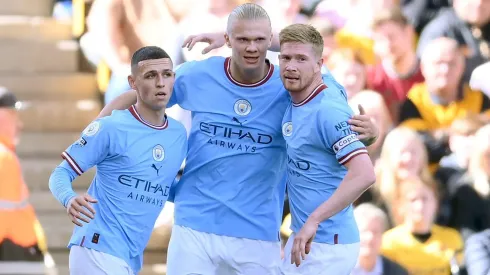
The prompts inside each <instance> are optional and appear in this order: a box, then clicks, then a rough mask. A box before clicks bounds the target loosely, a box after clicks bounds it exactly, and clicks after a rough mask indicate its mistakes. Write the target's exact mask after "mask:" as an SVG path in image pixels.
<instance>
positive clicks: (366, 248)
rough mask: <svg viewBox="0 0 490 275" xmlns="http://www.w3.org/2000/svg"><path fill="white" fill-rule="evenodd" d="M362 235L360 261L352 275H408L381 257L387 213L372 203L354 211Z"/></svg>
mask: <svg viewBox="0 0 490 275" xmlns="http://www.w3.org/2000/svg"><path fill="white" fill-rule="evenodd" d="M354 216H355V217H356V222H357V226H358V227H359V233H360V239H361V242H360V249H359V260H358V262H357V265H356V267H355V268H354V270H353V271H352V273H351V274H350V275H364V274H389V275H408V272H407V271H406V270H405V269H404V268H403V267H401V266H400V265H399V264H397V263H395V262H392V261H391V260H389V259H387V258H386V257H384V256H381V253H380V252H381V240H382V237H383V233H384V232H385V231H386V229H387V228H388V217H387V216H386V214H385V212H383V210H381V209H380V208H378V207H377V206H375V205H373V204H370V203H363V204H361V205H359V206H357V207H356V208H355V209H354Z"/></svg>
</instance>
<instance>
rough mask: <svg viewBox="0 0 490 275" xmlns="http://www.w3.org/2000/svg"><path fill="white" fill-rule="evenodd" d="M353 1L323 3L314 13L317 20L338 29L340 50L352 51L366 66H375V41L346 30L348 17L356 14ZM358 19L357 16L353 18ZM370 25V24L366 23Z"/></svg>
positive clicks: (336, 36) (326, 0) (336, 37)
mask: <svg viewBox="0 0 490 275" xmlns="http://www.w3.org/2000/svg"><path fill="white" fill-rule="evenodd" d="M351 2H353V0H345V1H330V0H325V1H322V2H321V3H320V4H319V5H318V6H317V8H316V11H315V13H314V18H315V20H326V21H329V22H332V24H333V26H334V27H335V28H336V30H337V31H336V32H335V42H336V44H337V45H338V47H339V48H340V49H351V50H353V51H355V52H357V54H358V55H359V57H360V59H361V60H362V62H363V63H364V64H370V65H371V64H375V63H376V62H377V58H376V56H375V54H374V51H373V41H372V39H371V37H370V36H365V35H360V34H357V33H356V32H354V31H352V30H350V29H346V28H344V25H345V23H346V22H347V21H346V20H347V15H348V14H351V16H353V15H352V14H354V10H356V9H354V8H355V6H353V4H352V3H351ZM353 17H354V18H356V16H353ZM366 24H369V23H366Z"/></svg>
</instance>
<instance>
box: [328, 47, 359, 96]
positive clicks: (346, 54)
mask: <svg viewBox="0 0 490 275" xmlns="http://www.w3.org/2000/svg"><path fill="white" fill-rule="evenodd" d="M324 61H325V60H324ZM327 68H328V69H330V72H331V73H332V75H333V76H334V77H335V79H336V80H337V81H338V82H339V83H342V85H343V86H344V88H345V91H346V93H347V97H348V98H351V97H353V96H354V95H355V94H357V93H359V92H360V91H362V90H364V88H365V87H366V66H365V64H364V63H363V61H362V60H361V58H360V56H359V55H358V54H357V53H356V52H354V51H353V50H350V49H338V50H336V51H334V52H333V53H332V54H331V55H330V57H329V59H328V60H327Z"/></svg>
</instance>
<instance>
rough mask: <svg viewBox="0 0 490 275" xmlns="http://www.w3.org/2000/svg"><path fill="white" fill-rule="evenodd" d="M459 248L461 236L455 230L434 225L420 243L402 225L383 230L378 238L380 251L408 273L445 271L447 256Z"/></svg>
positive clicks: (445, 274)
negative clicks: (428, 234) (430, 233)
mask: <svg viewBox="0 0 490 275" xmlns="http://www.w3.org/2000/svg"><path fill="white" fill-rule="evenodd" d="M462 249H463V239H462V238H461V235H460V234H459V233H458V232H457V231H456V230H454V229H452V228H448V227H441V226H437V225H434V226H433V227H432V235H431V236H430V238H429V239H428V240H427V241H426V242H424V243H421V242H420V241H418V240H417V239H416V238H415V237H414V236H413V235H412V234H411V233H410V231H409V230H408V228H407V227H405V226H403V225H400V226H397V227H395V228H393V229H391V230H389V231H387V232H386V233H385V234H384V235H383V242H382V254H383V255H384V256H385V257H387V258H388V259H390V260H392V261H395V262H397V263H398V264H400V265H401V266H403V267H404V268H406V269H407V270H408V271H409V274H410V275H448V274H450V265H449V263H450V261H451V259H452V258H453V257H454V255H456V252H458V253H459V252H460V251H461V250H462Z"/></svg>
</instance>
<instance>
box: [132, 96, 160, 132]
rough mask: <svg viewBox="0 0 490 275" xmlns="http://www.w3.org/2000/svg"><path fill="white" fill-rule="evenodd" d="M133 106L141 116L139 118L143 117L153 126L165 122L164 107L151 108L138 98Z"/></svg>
mask: <svg viewBox="0 0 490 275" xmlns="http://www.w3.org/2000/svg"><path fill="white" fill-rule="evenodd" d="M135 107H136V110H138V113H139V115H140V116H141V118H143V119H144V120H145V121H146V122H147V123H150V124H152V125H155V126H161V125H163V124H164V123H165V109H166V108H162V109H159V110H153V109H151V108H150V107H148V106H146V105H145V104H144V103H142V102H141V101H139V100H138V101H137V102H136V104H135Z"/></svg>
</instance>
